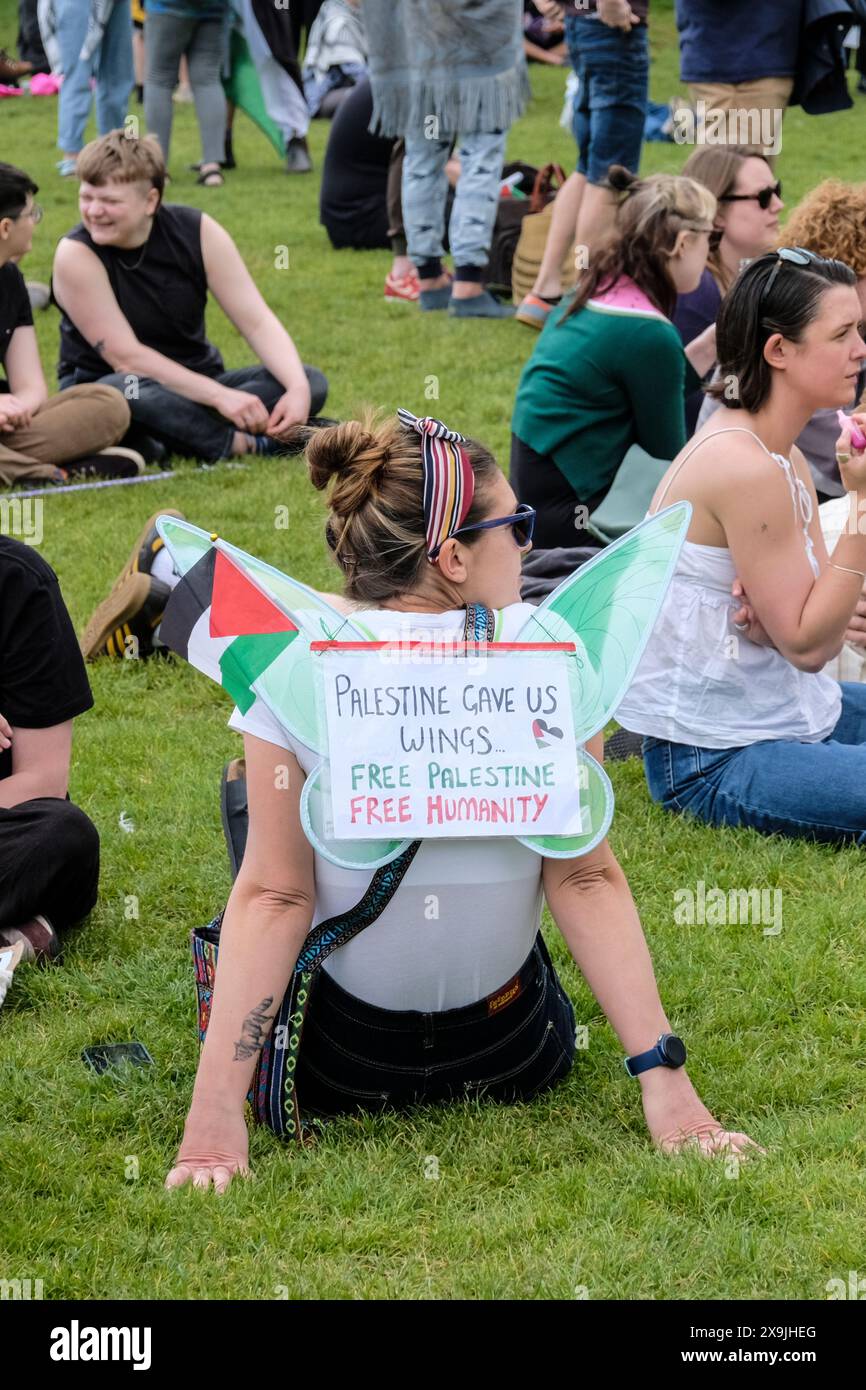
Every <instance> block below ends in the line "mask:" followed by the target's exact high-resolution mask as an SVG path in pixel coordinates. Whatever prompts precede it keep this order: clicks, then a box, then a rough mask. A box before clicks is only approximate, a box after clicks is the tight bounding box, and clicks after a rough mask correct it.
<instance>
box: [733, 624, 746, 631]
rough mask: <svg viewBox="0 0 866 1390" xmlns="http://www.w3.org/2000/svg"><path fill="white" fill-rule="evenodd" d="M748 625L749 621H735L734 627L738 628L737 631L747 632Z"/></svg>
mask: <svg viewBox="0 0 866 1390" xmlns="http://www.w3.org/2000/svg"><path fill="white" fill-rule="evenodd" d="M748 626H749V624H748V623H734V627H735V628H736V629H737V632H745V631H746V629H747V627H748Z"/></svg>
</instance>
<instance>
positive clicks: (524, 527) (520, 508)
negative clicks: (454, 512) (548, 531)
mask: <svg viewBox="0 0 866 1390" xmlns="http://www.w3.org/2000/svg"><path fill="white" fill-rule="evenodd" d="M494 526H510V527H511V528H512V530H513V532H514V540H515V544H516V545H517V548H518V550H528V549H529V547H530V545H531V544H532V533H533V531H534V530H535V508H534V507H530V506H529V504H528V503H526V502H518V504H517V511H516V512H512V514H511V516H495V517H491V519H490V520H489V521H476V522H475V523H474V525H472V526H461V527H460V528H459V529H458V530H457V531H452V533H451V534H452V535H453V536H463V535H465V534H466V532H467V531H489V530H491V529H492V528H493V527H494ZM440 549H441V547H439V546H437V548H436V554H438V553H439V550H440Z"/></svg>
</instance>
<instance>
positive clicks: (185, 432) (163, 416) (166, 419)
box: [60, 366, 328, 463]
mask: <svg viewBox="0 0 866 1390" xmlns="http://www.w3.org/2000/svg"><path fill="white" fill-rule="evenodd" d="M304 371H305V372H306V374H307V381H308V382H309V383H310V394H311V401H310V417H311V418H312V417H313V416H314V415H318V413H319V411H320V410H321V409H322V406H323V405H324V404H325V401H326V399H327V395H328V380H327V377H325V376H324V375H323V374H322V373H321V372H320V371H319V370H318V369H317V368H316V367H304ZM98 379H99V380H100V381H101V382H102V383H103V385H105V386H114V387H115V388H116V389H117V390H118V391H120V392H122V394H123V395H124V397H125V398H126V399H127V403H128V405H129V413H130V415H131V416H132V424H131V426H130V429H129V432H128V433H127V435H126V436H125V439H124V443H126V444H128V445H129V446H130V447H131V448H135V447H136V446H137V444H139V443H140V442H142V443H143V442H144V441H143V440H142V439H141V436H142V435H146V436H148V437H149V438H150V439H157V440H159V442H160V443H162V444H164V445H165V447H166V449H167V450H168V452H169V453H170V454H179V455H180V456H181V457H182V458H193V459H199V460H200V461H201V462H203V463H216V462H217V460H218V459H224V458H230V457H231V455H232V444H233V441H234V436H235V426H234V425H232V424H231V423H230V422H229V421H228V420H226V419H225V418H224V417H223V416H222V415H219V414H217V412H216V411H215V410H209V409H208V407H207V406H206V405H199V404H198V402H197V401H191V400H188V399H187V397H186V396H181V395H178V393H177V392H176V391H172V390H170V389H169V387H168V386H162V385H161V384H160V383H159V382H158V381H153V380H152V379H151V378H150V377H141V378H140V380H139V381H138V382H137V383H136V388H137V389H136V393H135V394H134V395H132V396H131V397H130V396H128V395H127V386H128V381H129V378H128V377H126V376H124V374H123V372H111V373H110V374H109V375H108V376H103V377H100V378H98ZM88 380H90V378H89V377H87V376H86V374H85V373H83V372H80V371H79V372H74V373H73V374H72V375H71V376H66V377H64V378H63V380H62V381H61V382H60V389H61V391H65V390H66V388H67V387H69V386H75V385H77V384H79V383H80V382H82V381H88ZM214 380H216V381H219V382H221V383H222V385H223V386H230V387H231V388H232V390H234V391H249V392H250V394H251V395H253V396H258V398H259V400H260V401H263V402H264V404H265V405H266V406H267V408H268V410H269V411H271V410H273V408H274V406H275V405H276V403H277V401H278V400H279V399H280V397H281V396H282V395H283V394H284V392H285V389H286V388H285V386H283V385H282V384H281V383H280V382H279V381H277V379H276V377H274V376H271V373H270V372H269V371H268V369H267V367H261V366H259V367H236V368H235V369H234V370H233V371H230V372H221V373H220V374H219V376H217V377H215V378H214Z"/></svg>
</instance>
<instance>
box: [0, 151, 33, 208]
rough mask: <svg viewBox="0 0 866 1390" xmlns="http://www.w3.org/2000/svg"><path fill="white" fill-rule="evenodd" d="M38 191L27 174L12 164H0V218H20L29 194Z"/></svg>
mask: <svg viewBox="0 0 866 1390" xmlns="http://www.w3.org/2000/svg"><path fill="white" fill-rule="evenodd" d="M38 192H39V189H38V187H37V185H36V184H35V183H34V182H33V180H32V179H31V177H30V175H29V174H25V172H24V170H23V169H16V167H15V165H14V164H2V163H0V217H13V218H14V217H20V216H21V214H22V212H23V211H24V209H25V208H26V206H27V199H28V197H29V196H30V194H31V193H32V194H34V196H35V194H37V193H38Z"/></svg>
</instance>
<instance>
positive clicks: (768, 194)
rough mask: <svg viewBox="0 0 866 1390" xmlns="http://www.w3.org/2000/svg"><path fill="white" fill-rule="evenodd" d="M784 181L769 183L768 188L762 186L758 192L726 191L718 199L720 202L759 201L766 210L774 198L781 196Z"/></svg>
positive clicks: (760, 205) (759, 205)
mask: <svg viewBox="0 0 866 1390" xmlns="http://www.w3.org/2000/svg"><path fill="white" fill-rule="evenodd" d="M781 196H782V183H781V180H779V181H778V182H776V183H772V184H768V185H767V187H766V188H761V189H759V190H758V192H757V193H724V194H722V196H721V198H719V199H717V201H718V202H720V203H757V204H758V207H759V208H761V209H762V211H764V212H766V211H767V208H768V207H769V206H770V204H771V203H772V201H773V199H774V198H781Z"/></svg>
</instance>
